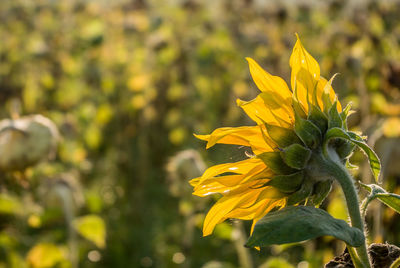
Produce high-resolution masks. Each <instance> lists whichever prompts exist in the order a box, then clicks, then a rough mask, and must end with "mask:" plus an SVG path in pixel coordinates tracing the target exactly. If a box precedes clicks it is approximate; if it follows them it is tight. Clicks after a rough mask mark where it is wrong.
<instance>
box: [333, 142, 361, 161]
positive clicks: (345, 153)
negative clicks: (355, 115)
mask: <svg viewBox="0 0 400 268" xmlns="http://www.w3.org/2000/svg"><path fill="white" fill-rule="evenodd" d="M333 146H334V147H335V151H336V153H337V154H338V156H339V158H340V159H346V158H348V157H349V156H350V155H351V154H352V153H353V151H354V148H355V147H356V146H355V144H354V143H351V142H349V141H346V140H343V139H337V140H335V141H334V144H333Z"/></svg>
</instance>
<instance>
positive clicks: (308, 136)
mask: <svg viewBox="0 0 400 268" xmlns="http://www.w3.org/2000/svg"><path fill="white" fill-rule="evenodd" d="M295 117H296V118H295V124H294V131H295V132H296V134H297V136H298V137H299V138H300V139H301V140H302V141H303V142H304V144H305V145H307V146H308V147H309V148H316V147H317V146H318V145H319V144H320V142H321V139H322V134H321V131H320V130H319V128H318V127H317V126H316V125H314V124H313V123H312V122H311V121H308V120H305V119H303V118H301V117H300V116H297V115H296V114H295Z"/></svg>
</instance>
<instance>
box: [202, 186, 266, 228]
mask: <svg viewBox="0 0 400 268" xmlns="http://www.w3.org/2000/svg"><path fill="white" fill-rule="evenodd" d="M257 192H258V193H259V192H260V190H257V189H255V190H254V191H248V192H246V193H244V194H241V195H232V196H224V197H222V198H221V199H219V200H218V202H217V203H215V205H214V206H213V207H212V208H211V209H210V211H209V212H208V213H207V216H206V218H205V220H204V224H203V236H207V235H210V234H211V233H212V232H213V230H214V227H215V225H217V224H218V223H221V222H223V221H224V220H226V219H227V214H228V213H229V212H231V211H232V210H233V209H234V208H235V207H238V206H242V205H245V204H252V203H254V201H255V200H256V199H257V197H258V193H257Z"/></svg>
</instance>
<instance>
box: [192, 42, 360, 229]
mask: <svg viewBox="0 0 400 268" xmlns="http://www.w3.org/2000/svg"><path fill="white" fill-rule="evenodd" d="M246 59H247V61H248V64H249V68H250V73H251V76H252V78H253V80H254V82H255V84H256V85H257V87H258V89H259V90H260V91H261V92H260V94H259V95H258V96H257V97H256V98H255V99H253V100H251V101H242V100H237V104H238V106H240V107H241V108H242V109H243V110H244V112H245V113H246V114H247V115H248V116H249V117H250V118H251V119H252V120H253V121H254V122H255V123H256V125H254V126H242V127H235V128H232V127H224V128H219V129H216V130H214V131H213V132H212V133H211V134H209V135H195V136H196V137H197V138H199V139H202V140H205V141H207V148H209V147H211V146H213V145H215V144H217V143H222V144H236V145H240V146H247V147H249V148H250V149H251V152H249V153H248V154H247V156H248V158H247V159H245V160H243V161H239V162H235V163H226V164H220V165H216V166H213V167H210V168H208V169H207V170H206V171H205V172H204V174H203V175H202V176H201V177H199V178H195V179H192V180H191V181H190V183H191V185H192V186H193V187H194V192H193V194H194V195H198V196H207V195H210V194H216V193H218V194H220V195H222V197H221V198H220V199H219V200H218V201H217V202H216V204H214V206H213V207H212V208H211V209H210V211H209V212H208V214H207V216H206V219H205V221H204V226H203V234H204V235H209V234H211V233H212V231H213V229H214V227H215V225H216V224H218V223H220V222H222V221H224V220H225V219H228V218H236V219H244V220H253V226H254V224H255V223H256V222H257V221H258V220H259V219H261V218H262V217H263V216H265V215H266V214H267V213H268V212H270V211H271V210H274V209H279V208H282V207H285V206H291V205H298V204H302V203H307V204H312V205H316V206H317V205H319V204H320V203H321V202H322V201H323V200H324V198H325V197H326V195H327V194H328V193H329V191H330V189H331V184H332V179H331V176H330V175H329V174H327V173H326V172H325V171H324V169H323V168H321V166H320V165H319V163H320V162H321V161H319V160H320V159H321V158H323V157H324V154H325V155H326V154H329V155H330V156H331V157H333V158H334V159H335V160H336V161H339V162H341V163H343V164H345V163H346V162H347V160H348V158H349V156H350V155H351V153H352V151H353V149H354V145H353V143H351V142H350V141H346V139H332V138H331V136H332V132H334V133H336V136H337V132H338V131H339V132H343V133H344V134H343V135H351V134H349V133H348V132H347V123H346V118H347V116H348V115H349V112H350V106H347V107H346V108H345V109H342V107H341V105H340V102H339V101H338V99H337V97H336V94H335V92H334V90H333V88H332V80H333V77H332V78H331V79H330V80H329V81H328V80H326V79H325V78H323V77H322V76H321V75H320V67H319V65H318V63H317V61H316V60H315V59H314V58H313V57H312V56H311V55H310V54H309V53H308V52H307V51H306V50H305V48H304V47H303V45H302V43H301V41H300V39H299V38H298V37H297V42H296V44H295V46H294V48H293V52H292V55H291V57H290V67H291V81H290V82H291V83H290V84H291V90H290V89H289V87H288V85H287V84H286V82H285V81H284V80H283V79H282V78H280V77H278V76H273V75H271V74H269V73H268V72H266V71H265V70H264V69H262V68H261V67H260V66H259V65H258V64H257V62H255V61H254V60H253V59H251V58H246ZM330 133H331V134H330ZM330 135H331V136H330ZM354 135H355V134H354ZM336 136H335V137H336ZM332 137H333V136H332Z"/></svg>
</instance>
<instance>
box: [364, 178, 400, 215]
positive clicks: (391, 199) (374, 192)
mask: <svg viewBox="0 0 400 268" xmlns="http://www.w3.org/2000/svg"><path fill="white" fill-rule="evenodd" d="M360 185H361V186H362V187H363V188H364V189H366V190H367V191H368V192H369V193H370V195H369V197H368V201H367V202H368V203H369V202H371V201H372V200H374V199H375V198H376V199H378V200H379V201H381V202H382V203H384V204H385V205H387V206H388V207H390V208H392V209H393V210H394V211H396V212H397V213H400V195H397V194H393V193H389V192H387V191H385V189H383V188H382V187H380V186H379V185H376V184H364V183H361V182H360ZM366 205H368V204H366Z"/></svg>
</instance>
